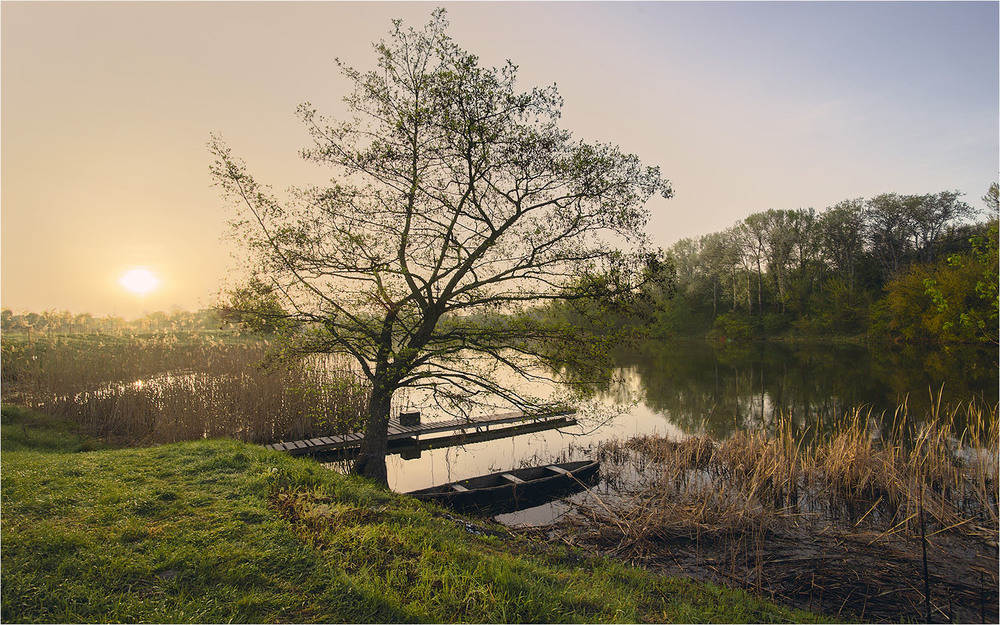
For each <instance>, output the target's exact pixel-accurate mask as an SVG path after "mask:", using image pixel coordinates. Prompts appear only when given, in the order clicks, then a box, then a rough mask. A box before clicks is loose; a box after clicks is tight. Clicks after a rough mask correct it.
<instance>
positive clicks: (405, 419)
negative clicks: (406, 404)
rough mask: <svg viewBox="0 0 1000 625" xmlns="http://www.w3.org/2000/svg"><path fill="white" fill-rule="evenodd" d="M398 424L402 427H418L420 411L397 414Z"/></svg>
mask: <svg viewBox="0 0 1000 625" xmlns="http://www.w3.org/2000/svg"><path fill="white" fill-rule="evenodd" d="M399 424H400V425H401V426H403V427H414V426H416V425H420V411H419V410H418V411H416V412H401V413H399Z"/></svg>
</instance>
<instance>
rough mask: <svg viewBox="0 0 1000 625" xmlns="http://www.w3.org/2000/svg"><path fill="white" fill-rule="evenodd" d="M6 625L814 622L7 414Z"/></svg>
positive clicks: (204, 457)
mask: <svg viewBox="0 0 1000 625" xmlns="http://www.w3.org/2000/svg"><path fill="white" fill-rule="evenodd" d="M2 447H3V460H2V462H3V472H2V496H3V499H2V522H3V526H2V527H3V552H2V559H3V566H2V602H3V604H2V617H3V621H4V622H94V621H104V622H108V621H111V622H114V621H131V622H142V621H156V622H229V621H235V622H278V621H286V622H343V621H360V622H400V621H411V622H412V621H440V622H455V621H480V622H481V621H486V622H532V621H542V622H557V621H592V622H593V621H628V622H643V621H657V622H669V621H680V622H697V621H713V622H777V621H784V622H787V621H812V620H815V618H816V617H814V616H812V615H810V614H809V613H805V612H793V611H789V610H786V609H783V608H779V607H776V606H774V605H771V604H769V603H767V602H764V601H762V600H759V599H756V598H753V597H751V596H749V595H747V594H745V593H742V592H738V591H731V590H726V589H722V588H719V587H716V586H712V585H702V584H697V583H694V582H691V581H687V580H683V579H672V578H666V577H662V576H657V575H654V574H651V573H647V572H644V571H642V570H638V569H634V568H631V567H628V566H626V565H623V564H619V563H615V562H612V561H609V560H604V559H599V558H593V557H588V556H584V555H582V554H580V553H578V552H576V551H573V550H571V549H569V548H556V547H553V546H551V545H547V544H544V543H540V542H535V541H531V540H528V539H525V538H523V537H515V536H513V535H511V534H509V533H507V532H505V531H502V530H500V529H498V528H493V527H487V526H485V525H484V524H483V523H481V522H470V521H469V520H467V519H463V518H459V517H456V516H454V515H452V514H450V513H446V512H444V511H443V510H440V509H437V508H433V507H431V506H428V505H425V504H421V503H418V502H416V501H414V500H411V499H409V498H406V497H404V496H400V495H396V494H393V493H389V492H384V491H380V490H377V489H375V488H372V487H371V486H370V485H369V484H367V483H366V482H363V481H359V480H357V479H353V478H346V477H342V476H340V475H337V474H334V473H331V472H329V471H327V470H324V469H323V468H322V467H320V466H319V465H318V464H316V463H314V462H312V461H309V460H304V459H296V458H291V457H288V456H285V455H282V454H279V453H276V452H268V451H264V450H263V449H262V448H260V447H257V446H253V445H248V444H245V443H241V442H235V441H222V440H213V441H199V442H186V443H175V444H169V445H163V446H160V447H152V448H145V449H103V450H94V451H87V449H89V448H91V447H93V444H92V443H91V442H89V440H88V439H85V438H82V437H80V436H79V435H77V434H75V433H74V432H73V431H72V428H71V426H69V425H68V424H66V423H65V422H61V421H56V420H52V419H48V418H45V417H42V416H39V415H37V414H36V413H31V412H27V411H24V410H20V409H13V408H10V407H4V409H3V441H2Z"/></svg>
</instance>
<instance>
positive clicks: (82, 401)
mask: <svg viewBox="0 0 1000 625" xmlns="http://www.w3.org/2000/svg"><path fill="white" fill-rule="evenodd" d="M274 347H275V346H274V345H269V344H268V343H267V342H266V341H263V340H249V339H234V338H231V337H230V338H223V339H218V338H215V337H213V336H211V335H208V334H197V333H195V334H191V335H187V336H183V337H179V336H178V335H175V334H169V333H168V334H152V335H145V336H99V335H94V336H88V337H83V338H78V337H53V338H46V339H36V340H30V341H29V340H22V341H18V340H8V339H7V338H6V337H5V339H4V344H3V398H4V402H10V403H15V404H18V405H23V406H26V407H30V408H34V409H37V410H41V411H43V412H45V413H47V414H51V415H53V416H58V417H62V418H66V419H69V420H71V421H73V422H75V423H77V424H79V425H80V426H81V428H82V430H83V431H84V432H85V433H87V434H92V435H96V436H100V437H103V438H108V439H112V440H116V441H121V442H123V443H125V444H131V445H145V444H156V443H167V442H174V441H180V440H197V439H201V438H216V437H229V438H235V439H239V440H244V441H248V442H255V443H266V442H274V441H277V440H292V439H297V438H309V437H315V436H328V435H330V434H336V433H341V432H345V431H349V430H350V429H353V428H354V427H356V424H357V423H358V421H359V419H360V416H361V415H362V414H363V412H364V409H365V406H366V398H367V393H366V391H365V388H364V384H363V383H362V382H361V381H360V380H359V378H358V376H356V375H354V374H353V373H352V371H351V369H350V367H349V366H348V364H347V363H346V361H343V360H338V359H336V358H333V357H329V356H326V355H314V356H307V357H302V358H295V359H281V358H275V349H274Z"/></svg>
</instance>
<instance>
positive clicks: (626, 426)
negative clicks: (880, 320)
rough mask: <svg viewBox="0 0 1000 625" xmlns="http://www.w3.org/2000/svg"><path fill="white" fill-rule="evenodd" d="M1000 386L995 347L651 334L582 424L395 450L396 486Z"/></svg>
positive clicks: (954, 398)
mask: <svg viewBox="0 0 1000 625" xmlns="http://www.w3.org/2000/svg"><path fill="white" fill-rule="evenodd" d="M942 385H943V387H942ZM998 386H1000V385H998V369H997V350H996V348H985V349H977V348H967V347H951V348H944V349H939V350H927V349H920V348H915V347H908V348H904V349H899V350H887V349H873V348H868V347H865V346H858V345H851V344H822V345H815V344H791V343H784V342H762V343H751V344H713V343H709V342H705V341H669V342H655V343H654V342H650V343H647V344H645V345H643V346H642V347H641V348H639V349H636V350H629V351H621V352H620V353H618V354H616V356H615V362H614V367H613V371H612V375H611V381H610V382H609V383H608V384H606V385H605V386H604V387H603V388H602V389H601V390H600V391H599V392H598V394H597V396H596V397H595V398H594V400H593V401H591V402H589V404H588V405H586V406H584V407H582V409H581V412H580V414H579V418H580V424H579V425H577V426H575V427H573V428H568V429H565V430H560V431H554V430H553V431H546V432H536V433H532V434H525V435H522V436H516V437H512V438H508V439H501V440H495V441H489V442H483V443H475V444H470V445H467V446H464V447H451V448H447V449H436V450H430V451H424V452H423V453H422V454H421V455H420V457H419V458H414V459H406V460H404V459H402V458H400V457H399V456H391V457H390V458H389V459H388V469H389V485H390V487H392V488H393V490H396V491H401V492H405V491H410V490H415V489H417V488H423V487H426V486H431V485H434V484H440V483H444V482H449V481H452V480H456V479H463V478H466V477H472V476H474V475H481V474H484V473H489V472H491V471H497V470H501V469H503V470H507V469H511V468H516V467H519V466H523V465H529V464H539V463H546V462H550V461H553V460H563V459H579V458H583V457H586V456H587V455H588V454H589V453H591V452H592V450H593V449H594V448H595V447H596V445H598V444H599V443H601V442H602V441H607V440H611V439H622V440H624V439H628V438H631V437H633V436H637V435H643V434H659V435H662V436H668V437H675V438H679V437H683V436H685V435H689V434H698V433H708V434H711V435H712V436H714V437H716V438H719V439H724V438H727V437H729V436H731V435H732V434H733V433H734V432H737V431H740V430H748V429H762V428H763V429H765V430H766V429H769V428H772V427H774V426H775V425H776V424H777V422H778V420H779V418H781V417H785V418H790V419H791V422H792V427H793V428H794V429H795V430H796V431H798V432H801V433H802V434H803V435H805V436H808V435H809V434H810V433H815V432H816V431H817V430H824V429H827V428H829V427H831V426H832V425H834V424H835V423H836V422H837V421H838V420H840V419H842V418H844V415H845V414H849V413H853V412H854V411H855V410H857V409H862V410H863V411H864V412H865V413H868V411H871V414H872V415H873V420H874V421H875V422H876V424H877V423H878V422H879V420H880V415H882V413H883V412H886V413H887V415H888V417H891V416H892V414H893V413H894V412H895V411H896V409H897V407H898V406H899V405H901V404H903V403H904V402H905V403H906V405H907V406H908V408H909V412H910V414H911V416H915V417H917V418H918V419H919V418H922V417H923V415H925V414H928V413H929V411H930V410H931V408H932V406H933V405H934V404H936V403H937V401H938V396H939V395H940V396H941V406H942V412H944V411H945V409H944V407H947V406H951V405H955V404H956V403H958V402H962V403H965V402H968V401H970V400H975V401H980V402H984V403H985V404H987V405H989V406H993V405H995V404H996V403H997V401H998ZM942 389H943V390H942ZM932 393H933V399H932ZM608 412H613V413H615V414H614V416H608V414H607V413H608ZM549 512H551V511H549ZM546 514H548V513H546ZM536 516H537V515H536ZM502 520H505V521H511V522H522V521H523V522H531V520H532V515H531V514H530V513H528V514H524V513H515V514H514V515H504V517H503V518H502Z"/></svg>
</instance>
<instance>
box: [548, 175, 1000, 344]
mask: <svg viewBox="0 0 1000 625" xmlns="http://www.w3.org/2000/svg"><path fill="white" fill-rule="evenodd" d="M983 199H984V201H985V202H986V203H987V206H988V210H989V213H990V215H989V217H988V219H987V220H986V221H980V222H974V221H973V220H974V219H975V218H976V217H977V211H976V210H975V209H973V207H971V206H970V205H969V204H967V203H966V202H964V201H962V200H961V193H959V192H958V191H942V192H940V193H932V194H927V195H900V194H897V193H884V194H881V195H878V196H875V197H872V198H869V199H862V198H858V199H850V200H844V201H842V202H839V203H837V204H836V205H834V206H831V207H829V208H827V209H826V210H824V211H821V212H817V211H815V210H814V209H812V208H808V209H795V210H773V209H772V210H768V211H765V212H760V213H754V214H752V215H749V216H748V217H746V218H744V219H742V220H740V221H738V222H737V223H736V224H734V225H733V226H732V227H730V228H727V229H726V230H724V231H722V232H715V233H712V234H707V235H705V236H702V237H700V238H697V239H695V238H687V239H682V240H680V241H678V242H677V243H676V244H675V245H673V246H672V247H671V248H670V249H669V250H667V252H666V262H664V263H662V270H663V271H666V272H668V273H669V274H670V275H669V276H668V277H669V278H670V279H671V280H672V282H673V288H672V289H661V290H659V291H658V292H656V293H651V294H650V295H651V297H652V299H653V300H656V301H655V304H654V306H653V307H652V308H653V311H654V312H653V314H652V316H651V317H650V315H649V314H644V315H640V316H638V318H641V319H642V321H638V322H637V321H636V319H637V316H636V315H632V316H631V318H630V317H629V316H628V315H623V316H619V317H618V318H617V319H616V320H614V321H609V323H616V324H617V323H639V324H642V325H645V326H646V327H647V329H650V330H651V332H652V334H653V335H654V336H665V337H669V336H704V335H712V336H716V337H719V338H728V339H750V338H755V337H763V336H778V335H798V336H857V335H865V334H867V335H869V336H874V337H881V338H886V339H889V340H893V341H896V342H899V341H906V342H941V341H962V342H987V343H996V342H997V325H998V317H997V303H998V299H997V247H998V244H997V212H998V187H997V184H995V183H994V184H993V185H992V186H991V187H990V190H989V192H988V193H987V194H986V195H985V196H984V198H983ZM594 305H598V304H594ZM558 313H559V314H563V315H566V316H570V317H572V316H573V311H571V310H568V309H563V310H561V311H558ZM581 318H582V316H581Z"/></svg>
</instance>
